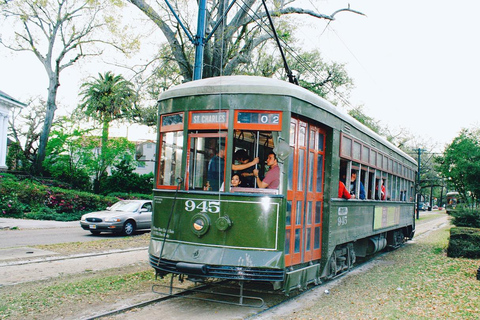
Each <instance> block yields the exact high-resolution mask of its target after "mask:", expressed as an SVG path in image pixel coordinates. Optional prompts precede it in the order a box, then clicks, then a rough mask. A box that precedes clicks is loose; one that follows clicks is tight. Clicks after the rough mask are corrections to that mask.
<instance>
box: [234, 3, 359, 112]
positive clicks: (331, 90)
mask: <svg viewBox="0 0 480 320" xmlns="http://www.w3.org/2000/svg"><path fill="white" fill-rule="evenodd" d="M240 2H241V3H242V4H243V5H244V6H245V7H246V8H248V9H249V10H250V11H251V12H252V14H251V13H249V12H247V11H245V13H246V14H247V15H248V16H249V17H250V18H251V19H252V20H253V21H254V22H255V23H256V24H257V25H258V26H259V27H260V28H261V29H262V30H263V31H265V32H266V33H267V34H268V35H269V36H272V37H273V34H272V32H273V31H272V30H271V29H270V28H268V29H267V28H266V27H265V26H264V25H262V24H260V23H259V21H263V20H264V18H262V17H261V16H259V15H258V13H256V12H255V10H253V8H252V7H251V6H249V5H248V4H247V3H245V1H244V0H240ZM236 4H237V5H238V6H239V8H240V10H244V8H243V7H242V6H240V5H239V4H238V2H237V3H236ZM255 18H257V19H255ZM263 22H264V21H263ZM329 24H330V21H329V22H328V24H327V26H326V27H325V29H324V31H325V30H326V28H327V27H328V25H329ZM324 31H323V32H324ZM323 32H322V33H323ZM279 39H280V41H281V42H282V44H283V46H284V50H285V52H287V53H288V54H289V55H290V56H291V57H292V58H293V59H295V60H296V61H297V62H298V63H300V64H301V65H302V66H303V67H305V69H306V70H309V71H310V72H311V74H313V75H314V76H316V77H317V78H318V79H320V80H322V81H325V80H326V79H325V77H324V76H323V75H321V74H320V73H319V72H318V71H316V70H314V69H313V68H312V67H311V66H310V64H309V63H308V62H307V61H305V60H304V59H303V58H302V57H300V56H299V55H298V54H297V53H296V52H295V51H296V50H295V49H294V48H292V47H291V46H290V45H289V44H288V43H286V41H285V40H283V39H282V38H279ZM324 88H325V89H326V90H327V93H331V94H333V95H334V96H335V97H336V98H338V99H339V100H340V101H342V102H343V103H344V104H345V105H346V106H349V107H350V108H352V107H353V106H352V105H351V103H350V101H348V99H347V98H345V97H344V96H343V95H342V94H341V93H340V92H338V91H336V90H335V89H334V88H333V86H332V85H330V84H326V85H325V86H324Z"/></svg>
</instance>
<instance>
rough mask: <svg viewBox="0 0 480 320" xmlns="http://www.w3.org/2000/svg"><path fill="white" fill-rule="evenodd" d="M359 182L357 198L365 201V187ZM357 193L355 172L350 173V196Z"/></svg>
mask: <svg viewBox="0 0 480 320" xmlns="http://www.w3.org/2000/svg"><path fill="white" fill-rule="evenodd" d="M359 182H360V195H359V196H358V197H357V198H358V199H360V200H365V187H364V186H363V183H362V181H359ZM356 192H357V172H355V171H352V176H351V179H350V194H351V195H355V196H356V194H355V193H356Z"/></svg>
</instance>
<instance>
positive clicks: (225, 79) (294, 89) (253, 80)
mask: <svg viewBox="0 0 480 320" xmlns="http://www.w3.org/2000/svg"><path fill="white" fill-rule="evenodd" d="M215 94H263V95H280V96H290V97H293V98H296V99H299V100H303V101H305V102H308V103H310V104H312V105H314V106H317V107H319V108H321V109H324V110H325V111H327V112H329V113H331V114H333V115H335V116H337V117H338V118H340V119H342V120H343V121H345V122H347V123H349V124H350V125H353V126H354V127H356V128H357V129H358V130H360V131H363V132H365V133H367V134H368V135H370V136H371V137H373V138H374V139H376V140H378V141H379V142H381V143H382V144H384V145H386V146H387V147H389V148H391V149H392V150H394V151H395V152H397V153H399V154H401V155H402V156H403V157H405V158H407V159H408V160H410V161H411V162H413V163H415V164H416V161H415V160H414V159H413V158H412V157H411V156H409V155H408V154H406V153H405V152H404V151H402V150H400V149H399V148H398V147H396V146H395V145H393V144H392V143H391V142H389V141H388V140H387V139H385V138H384V137H382V136H380V135H379V134H377V133H376V132H374V131H373V130H371V129H370V128H368V127H367V126H365V125H364V124H362V123H360V122H359V121H358V120H356V119H355V118H353V117H352V116H350V115H349V114H348V113H347V112H346V111H345V110H344V109H342V108H339V107H336V106H334V105H333V104H332V103H330V102H328V101H327V100H325V99H324V98H322V97H320V96H318V95H316V94H314V93H313V92H311V91H308V90H307V89H305V88H302V87H300V86H297V85H294V84H292V83H289V82H286V81H283V80H278V79H272V78H265V77H259V76H221V77H212V78H206V79H201V80H195V81H190V82H186V83H183V84H180V85H178V86H175V87H172V88H170V89H169V90H167V91H165V92H163V93H162V94H160V97H159V101H162V100H167V99H172V98H179V97H185V96H202V95H215Z"/></svg>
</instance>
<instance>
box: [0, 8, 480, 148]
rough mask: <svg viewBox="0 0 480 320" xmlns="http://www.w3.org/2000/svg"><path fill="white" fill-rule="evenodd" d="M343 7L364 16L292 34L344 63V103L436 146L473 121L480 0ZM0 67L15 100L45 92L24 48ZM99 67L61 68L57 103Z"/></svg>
mask: <svg viewBox="0 0 480 320" xmlns="http://www.w3.org/2000/svg"><path fill="white" fill-rule="evenodd" d="M303 1H304V4H302V6H303V7H305V8H316V9H317V10H318V11H319V12H321V13H324V14H331V13H333V12H334V11H335V10H337V9H340V8H345V7H347V6H348V3H349V2H348V1H338V0H337V1H333V0H332V1H328V0H319V1H313V0H312V1H309V0H303ZM296 6H299V5H296ZM350 6H351V8H352V9H355V10H358V11H361V12H363V13H365V14H366V15H367V17H364V16H360V15H356V14H353V13H348V12H342V13H339V14H337V15H336V20H335V21H333V22H331V23H330V25H329V27H328V28H327V29H326V30H325V26H326V21H324V20H318V19H306V18H302V19H300V20H299V21H301V24H299V27H301V28H299V34H298V36H297V37H298V38H300V39H301V40H303V42H304V44H305V46H307V45H308V47H311V46H314V47H316V48H318V49H319V50H320V52H322V55H323V58H324V59H326V60H330V61H336V62H340V63H345V64H346V69H347V71H348V74H349V76H350V77H351V78H353V80H354V82H355V86H356V88H355V89H354V90H353V91H352V94H351V97H350V99H349V101H350V104H351V105H353V106H356V105H360V104H363V105H364V111H365V112H366V113H367V114H368V115H369V116H371V117H373V118H375V119H377V120H381V124H382V125H383V126H388V127H391V128H399V127H403V128H406V129H408V130H409V131H410V132H411V133H412V134H414V135H416V136H418V137H419V140H422V141H428V142H429V143H431V146H436V149H437V150H443V147H444V146H445V144H447V143H449V142H451V141H452V139H453V138H454V137H455V136H457V135H458V133H459V131H460V130H461V129H462V128H470V127H473V126H479V120H478V119H479V116H480V111H479V106H478V104H479V103H478V102H477V99H476V92H477V90H478V87H480V81H479V74H480V43H479V40H478V32H479V31H480V17H479V16H480V1H475V0H457V1H452V0H450V1H446V0H436V1H434V0H422V1H413V0H402V1H399V0H364V1H353V0H352V1H350ZM130 10H131V12H136V11H138V10H137V9H136V8H130ZM142 23H144V22H142ZM153 30H155V29H153ZM0 66H1V70H2V72H1V77H0V90H2V91H4V92H5V93H7V94H9V95H11V96H12V97H14V98H15V99H17V100H20V101H25V100H27V99H28V98H29V97H32V96H35V95H42V96H44V97H45V96H46V92H47V86H48V82H47V77H46V73H45V71H44V69H43V66H42V65H41V64H40V63H39V62H38V61H37V60H36V58H35V57H34V56H33V55H32V54H31V53H22V54H18V53H11V52H9V51H8V50H6V49H5V48H3V47H0ZM101 68H103V67H99V65H96V64H95V65H94V64H85V63H84V64H82V65H78V66H74V67H70V68H69V69H67V70H66V71H64V73H62V75H61V87H60V90H59V102H60V104H64V105H71V104H72V100H75V101H76V99H77V98H76V95H77V93H78V88H79V86H80V84H81V83H83V81H84V79H85V78H86V77H87V76H89V75H93V76H96V75H97V74H98V72H103V71H104V70H100V69H101ZM109 69H111V67H110V66H105V70H109ZM75 103H76V102H75ZM60 112H61V111H60V110H59V111H58V112H57V114H60ZM132 131H134V132H142V133H141V137H140V138H146V139H155V135H154V134H153V131H152V130H150V132H146V133H143V131H140V129H137V128H135V129H133V128H132V129H130V132H129V137H131V138H134V139H138V138H137V137H136V136H132Z"/></svg>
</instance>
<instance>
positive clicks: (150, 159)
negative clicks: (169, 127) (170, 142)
mask: <svg viewBox="0 0 480 320" xmlns="http://www.w3.org/2000/svg"><path fill="white" fill-rule="evenodd" d="M155 151H156V143H155V142H154V141H152V140H146V141H137V142H136V148H135V158H136V160H137V168H136V169H135V170H133V172H136V173H138V174H147V173H150V172H152V173H153V172H154V170H155Z"/></svg>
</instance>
